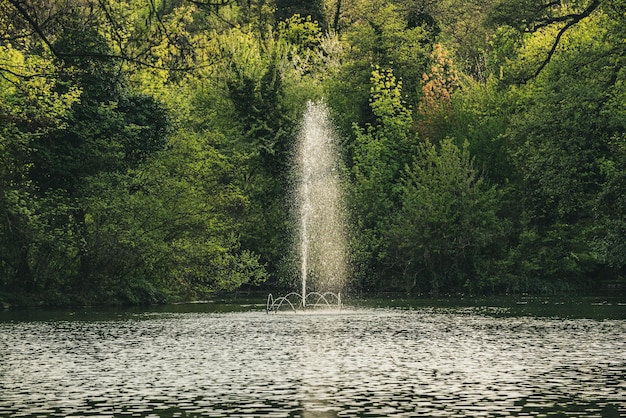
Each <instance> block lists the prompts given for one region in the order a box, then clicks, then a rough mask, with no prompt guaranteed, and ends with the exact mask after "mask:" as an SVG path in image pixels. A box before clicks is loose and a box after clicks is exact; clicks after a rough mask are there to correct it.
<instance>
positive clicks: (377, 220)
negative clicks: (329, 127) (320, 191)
mask: <svg viewBox="0 0 626 418" xmlns="http://www.w3.org/2000/svg"><path fill="white" fill-rule="evenodd" d="M371 83H372V88H371V98H370V106H371V109H372V112H373V113H374V115H375V117H376V124H375V125H368V126H367V127H366V128H365V129H363V128H360V127H358V126H355V128H354V129H355V135H356V137H355V141H354V146H353V150H352V177H353V190H352V192H351V194H352V196H351V206H352V212H353V216H354V219H355V221H356V229H357V235H356V237H355V239H354V244H353V246H354V247H355V248H358V249H357V250H356V251H357V253H358V254H360V256H361V257H363V258H365V260H359V261H358V262H359V264H361V265H362V266H363V267H362V271H364V272H367V274H372V273H373V272H372V270H374V271H375V273H374V274H376V275H377V276H378V277H379V279H380V278H381V277H383V276H384V271H383V270H384V269H385V266H384V263H381V261H382V260H383V259H384V258H385V256H386V255H385V253H386V247H387V244H386V242H385V240H384V236H383V234H384V231H386V230H387V226H388V224H389V222H390V219H389V214H390V213H392V212H393V211H394V209H395V207H396V206H397V204H398V201H399V192H400V183H399V182H400V177H401V173H402V169H403V167H404V164H406V163H407V162H408V159H409V158H410V156H411V155H412V148H413V147H414V146H415V144H414V138H413V137H412V136H411V132H410V130H411V125H412V118H411V111H410V110H409V109H408V108H407V107H406V106H405V103H404V101H403V100H402V83H401V82H399V81H397V80H396V78H395V76H394V75H393V72H392V71H391V70H381V69H375V70H374V71H372V78H371ZM368 263H369V264H370V265H368Z"/></svg>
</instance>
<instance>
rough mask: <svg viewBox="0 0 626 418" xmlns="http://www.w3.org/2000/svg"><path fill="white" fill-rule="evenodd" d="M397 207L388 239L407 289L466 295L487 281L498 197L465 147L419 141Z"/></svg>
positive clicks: (496, 234)
mask: <svg viewBox="0 0 626 418" xmlns="http://www.w3.org/2000/svg"><path fill="white" fill-rule="evenodd" d="M401 203H402V204H401V209H400V210H399V211H398V212H397V215H396V216H395V219H394V224H393V227H392V229H391V231H390V237H391V240H392V241H393V243H394V244H393V245H394V251H393V254H394V257H395V258H396V259H397V260H396V264H397V265H398V266H399V269H398V271H397V272H396V274H398V275H399V276H400V275H401V277H402V279H403V281H404V284H405V286H406V290H407V291H419V292H430V293H433V294H435V295H436V294H439V293H440V292H441V291H447V292H450V291H469V292H472V291H476V290H478V289H480V287H481V286H484V284H485V283H484V282H488V281H489V280H491V279H492V278H493V277H492V276H490V274H493V271H490V269H489V266H488V260H489V258H490V257H493V256H494V255H496V253H497V250H496V249H497V242H498V238H499V237H500V235H501V230H500V228H501V223H500V222H499V220H498V217H497V210H498V205H499V203H498V194H497V192H496V189H495V188H494V187H489V186H487V185H486V184H485V182H484V180H483V178H482V177H481V176H480V175H479V173H478V171H477V170H476V168H475V167H474V163H473V161H472V158H471V157H470V154H469V147H468V144H467V143H465V145H464V146H463V148H461V149H459V148H458V147H457V146H456V145H454V143H453V141H452V140H450V139H446V140H444V141H443V142H442V143H441V145H440V147H436V146H434V145H432V144H430V143H428V142H424V143H422V145H421V147H420V150H419V152H418V154H417V156H416V158H415V161H414V162H413V163H412V164H411V165H410V166H407V168H406V172H405V178H404V181H403V183H402V198H401Z"/></svg>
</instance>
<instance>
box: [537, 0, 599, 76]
mask: <svg viewBox="0 0 626 418" xmlns="http://www.w3.org/2000/svg"><path fill="white" fill-rule="evenodd" d="M598 6H600V0H593V1H592V2H591V3H589V5H588V6H587V8H586V9H585V10H583V11H582V12H581V13H578V14H570V15H567V16H561V17H557V18H554V19H552V21H551V23H558V22H563V21H567V20H569V21H568V22H567V23H566V24H565V26H563V27H562V28H561V30H559V33H558V34H557V35H556V37H555V38H554V42H553V43H552V47H551V48H550V50H549V51H548V55H547V56H546V58H545V59H544V60H543V62H542V63H541V64H540V65H539V67H538V68H537V70H536V71H535V73H534V74H533V75H532V76H531V77H529V78H528V79H526V80H525V81H528V80H529V79H531V78H535V77H537V76H538V75H539V73H541V71H543V69H544V68H545V67H546V65H548V63H549V62H550V60H552V57H553V56H554V54H555V52H556V49H557V48H558V46H559V43H560V42H561V38H562V37H563V35H564V34H565V32H567V30H568V29H569V28H571V27H572V26H574V25H575V24H577V23H578V22H580V21H581V20H583V19H585V18H586V17H588V16H589V15H590V14H591V13H593V11H594V10H596V9H597V8H598ZM548 24H549V23H546V24H545V25H543V26H547V25H548Z"/></svg>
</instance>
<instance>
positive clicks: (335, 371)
mask: <svg viewBox="0 0 626 418" xmlns="http://www.w3.org/2000/svg"><path fill="white" fill-rule="evenodd" d="M625 347H626V320H619V319H613V320H591V319H557V318H536V317H530V316H524V317H494V316H492V315H484V314H483V313H482V312H480V311H479V310H472V309H464V310H454V309H438V310H432V309H426V308H423V309H417V310H397V309H372V308H363V309H354V310H349V309H347V310H343V311H341V312H317V313H314V312H312V313H297V314H294V313H284V314H275V315H267V314H265V313H264V312H258V311H251V312H227V313H199V312H194V313H151V314H140V313H136V314H132V315H121V316H119V317H117V318H116V319H114V320H110V319H108V320H104V319H100V320H89V321H87V320H82V319H74V320H57V321H30V322H22V321H11V322H0V415H1V416H33V417H34V416H71V415H75V416H146V417H148V416H163V417H176V416H180V417H185V416H209V417H227V416H250V417H252V416H260V415H267V416H274V417H344V416H346V417H347V416H358V417H365V416H430V417H437V416H442V417H444V416H445V417H502V416H585V417H588V416H597V417H617V416H620V413H621V414H625V413H626V349H625Z"/></svg>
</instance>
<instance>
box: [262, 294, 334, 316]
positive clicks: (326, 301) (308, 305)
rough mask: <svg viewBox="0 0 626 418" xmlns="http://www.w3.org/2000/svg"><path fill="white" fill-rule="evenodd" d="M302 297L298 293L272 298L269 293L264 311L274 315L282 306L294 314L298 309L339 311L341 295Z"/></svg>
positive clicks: (307, 295) (310, 295)
mask: <svg viewBox="0 0 626 418" xmlns="http://www.w3.org/2000/svg"><path fill="white" fill-rule="evenodd" d="M303 295H304V296H303ZM303 295H302V294H300V293H298V292H291V293H289V294H287V295H285V296H281V297H277V298H274V296H273V295H272V294H271V293H270V294H269V295H268V296H267V304H266V306H265V309H266V311H267V313H270V312H273V313H276V312H278V311H279V310H280V309H281V308H282V307H283V305H285V307H289V308H290V309H291V310H292V311H294V312H296V311H297V310H298V309H313V308H327V309H328V308H337V309H341V293H333V292H324V293H320V292H308V293H307V292H304V293H303Z"/></svg>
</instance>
